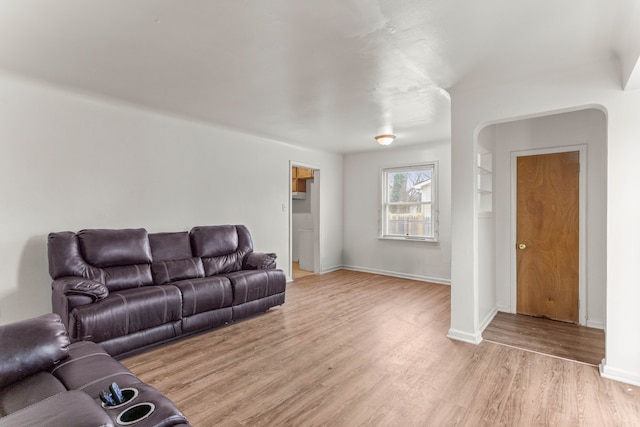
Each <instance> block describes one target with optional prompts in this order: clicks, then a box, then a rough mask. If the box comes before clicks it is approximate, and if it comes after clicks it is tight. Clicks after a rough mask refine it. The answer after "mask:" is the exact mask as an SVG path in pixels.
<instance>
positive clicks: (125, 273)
mask: <svg viewBox="0 0 640 427" xmlns="http://www.w3.org/2000/svg"><path fill="white" fill-rule="evenodd" d="M86 276H87V277H88V278H89V279H91V280H94V281H96V282H101V283H104V284H105V285H106V287H107V289H109V292H113V291H120V290H123V289H129V288H138V287H140V286H147V285H152V284H153V276H152V274H151V264H136V265H123V266H120V267H107V268H91V269H89V270H87V273H86Z"/></svg>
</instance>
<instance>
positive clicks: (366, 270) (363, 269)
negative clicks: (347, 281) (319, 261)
mask: <svg viewBox="0 0 640 427" xmlns="http://www.w3.org/2000/svg"><path fill="white" fill-rule="evenodd" d="M342 268H343V269H345V270H352V271H360V272H362V273H372V274H380V275H382V276H391V277H399V278H401V279H411V280H419V281H421V282H430V283H437V284H439V285H451V279H442V278H440V277H429V276H422V275H418V274H407V273H400V272H397V271H387V270H378V269H375V268H368V267H358V266H355V265H343V266H342Z"/></svg>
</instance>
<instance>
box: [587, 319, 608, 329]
mask: <svg viewBox="0 0 640 427" xmlns="http://www.w3.org/2000/svg"><path fill="white" fill-rule="evenodd" d="M587 326H588V327H590V328H596V329H602V330H604V322H601V321H600V320H587Z"/></svg>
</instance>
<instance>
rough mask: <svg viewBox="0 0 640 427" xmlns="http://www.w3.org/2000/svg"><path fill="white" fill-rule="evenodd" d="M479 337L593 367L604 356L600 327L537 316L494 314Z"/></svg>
mask: <svg viewBox="0 0 640 427" xmlns="http://www.w3.org/2000/svg"><path fill="white" fill-rule="evenodd" d="M482 337H483V338H484V339H485V340H487V341H492V342H495V343H498V344H504V345H510V346H514V347H518V348H524V349H527V350H531V351H537V352H540V353H543V354H549V355H552V356H556V357H562V358H565V359H569V360H576V361H579V362H583V363H588V364H590V365H594V366H597V365H599V364H600V362H602V359H603V358H604V331H603V330H601V329H594V328H587V327H584V326H578V325H574V324H571V323H564V322H557V321H555V320H549V319H543V318H539V317H531V316H524V315H518V314H510V313H498V314H497V315H496V317H494V319H493V321H491V323H490V324H489V326H487V328H486V329H485V330H484V332H483V334H482Z"/></svg>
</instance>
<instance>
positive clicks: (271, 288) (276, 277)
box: [225, 270, 286, 306]
mask: <svg viewBox="0 0 640 427" xmlns="http://www.w3.org/2000/svg"><path fill="white" fill-rule="evenodd" d="M225 276H226V277H228V278H229V280H230V281H231V286H232V287H233V305H234V306H235V305H239V304H243V303H245V302H248V301H254V300H257V299H260V298H264V297H267V296H270V295H275V294H279V293H281V292H284V291H285V288H286V277H285V275H284V272H283V271H282V270H243V271H237V272H235V273H229V274H226V275H225Z"/></svg>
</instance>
